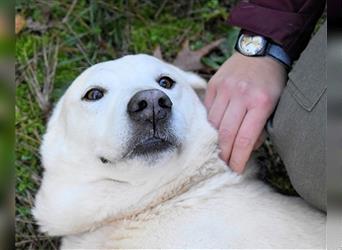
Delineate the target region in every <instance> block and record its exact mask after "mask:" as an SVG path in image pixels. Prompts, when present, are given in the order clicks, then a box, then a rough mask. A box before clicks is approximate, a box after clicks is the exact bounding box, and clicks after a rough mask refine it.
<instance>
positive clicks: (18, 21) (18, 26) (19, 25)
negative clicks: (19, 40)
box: [15, 14, 26, 34]
mask: <svg viewBox="0 0 342 250" xmlns="http://www.w3.org/2000/svg"><path fill="white" fill-rule="evenodd" d="M25 26H26V20H25V18H24V17H23V16H22V15H19V14H17V15H15V34H19V33H20V31H22V30H23V29H24V28H25Z"/></svg>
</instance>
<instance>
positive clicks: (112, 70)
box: [42, 55, 209, 168]
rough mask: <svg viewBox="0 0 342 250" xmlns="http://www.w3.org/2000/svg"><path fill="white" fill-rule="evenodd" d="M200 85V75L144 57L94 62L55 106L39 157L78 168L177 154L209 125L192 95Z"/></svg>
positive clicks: (157, 159) (150, 161)
mask: <svg viewBox="0 0 342 250" xmlns="http://www.w3.org/2000/svg"><path fill="white" fill-rule="evenodd" d="M205 86H206V83H205V81H204V80H203V79H202V78H200V77H199V76H197V75H195V74H193V73H189V72H184V71H182V70H180V69H178V68H176V67H174V66H172V65H170V64H167V63H164V62H162V61H160V60H158V59H156V58H154V57H152V56H147V55H135V56H126V57H123V58H121V59H118V60H114V61H109V62H104V63H100V64H97V65H94V66H92V67H90V68H89V69H87V70H86V71H84V72H83V73H82V74H81V75H80V76H79V77H78V78H77V79H76V80H75V81H74V82H73V84H72V85H71V86H70V87H69V89H68V90H67V91H66V93H65V94H64V96H63V97H62V99H61V100H60V102H59V104H58V105H57V108H56V110H55V112H54V114H53V116H52V118H51V120H50V122H49V126H48V129H47V134H46V135H45V138H44V143H43V146H42V156H43V160H48V158H49V157H50V155H54V156H57V155H58V159H61V158H64V159H65V157H70V158H73V159H75V160H80V163H82V165H83V167H84V168H85V167H86V166H85V165H87V164H90V163H91V165H92V166H94V165H95V166H97V167H99V168H108V167H111V168H115V167H117V166H120V165H122V164H124V165H127V164H128V165H130V166H131V165H132V164H133V163H132V162H134V163H139V164H138V165H139V166H142V165H146V166H153V165H157V164H158V163H160V162H161V161H163V160H164V161H165V160H166V161H167V159H170V158H171V157H175V156H180V155H181V154H182V152H184V150H185V149H186V147H187V146H189V145H191V143H194V142H195V137H199V136H205V135H203V134H202V135H200V134H199V132H200V131H198V130H197V131H196V130H194V129H195V128H197V129H198V128H200V127H203V126H204V128H203V129H207V128H208V127H209V126H208V122H207V121H206V115H205V110H204V108H203V105H202V104H201V102H200V100H199V98H198V97H197V96H196V94H195V91H194V89H196V90H200V89H204V88H205ZM60 157H61V158H60ZM52 158H54V157H52ZM76 158H80V159H76ZM54 159H55V158H54ZM44 165H47V166H48V165H49V163H48V162H46V164H44ZM133 165H134V164H133Z"/></svg>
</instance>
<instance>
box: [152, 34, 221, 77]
mask: <svg viewBox="0 0 342 250" xmlns="http://www.w3.org/2000/svg"><path fill="white" fill-rule="evenodd" d="M223 41H224V39H223V38H221V39H218V40H215V41H213V42H211V43H209V44H208V45H206V46H204V47H203V48H201V49H198V50H195V51H192V50H191V49H190V47H189V40H185V41H184V42H183V44H182V49H181V50H180V51H179V52H178V53H177V56H176V58H175V59H174V60H173V62H172V64H173V65H175V66H177V67H179V68H181V69H183V70H186V71H208V70H209V67H208V66H206V65H204V64H203V63H202V62H201V59H202V57H204V56H205V55H207V54H208V53H209V52H210V51H212V50H213V49H216V48H217V47H218V46H219V45H220V44H221V43H222V42H223ZM153 56H155V57H157V58H158V59H161V60H163V55H162V52H161V49H160V46H159V45H158V46H157V47H156V48H155V49H154V51H153Z"/></svg>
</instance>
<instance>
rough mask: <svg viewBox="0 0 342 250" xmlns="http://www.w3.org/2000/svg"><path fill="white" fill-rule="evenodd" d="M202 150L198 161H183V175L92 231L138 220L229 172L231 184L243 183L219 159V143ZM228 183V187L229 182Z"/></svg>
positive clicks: (190, 159)
mask: <svg viewBox="0 0 342 250" xmlns="http://www.w3.org/2000/svg"><path fill="white" fill-rule="evenodd" d="M202 150H203V152H201V151H200V152H198V151H197V153H198V154H197V157H196V158H188V159H187V160H184V162H185V164H184V166H183V168H182V169H183V171H182V172H181V173H180V174H178V175H176V176H174V178H173V179H171V180H169V181H168V182H166V183H163V184H162V185H161V186H159V187H158V188H154V189H153V190H150V192H148V193H146V194H145V195H143V196H142V197H141V198H140V200H139V201H137V202H136V203H135V204H134V205H133V206H130V207H128V208H127V209H126V210H125V211H124V212H122V213H118V214H116V215H114V216H112V217H110V218H108V219H106V220H104V221H102V222H100V223H98V224H96V225H94V227H93V229H94V228H97V227H100V226H103V225H107V224H111V225H113V224H114V225H115V224H117V223H120V222H121V221H124V220H135V219H136V218H138V217H139V216H140V215H141V214H144V213H148V212H150V211H151V210H153V209H154V208H156V207H157V206H158V207H159V206H161V205H163V204H164V203H167V202H170V201H172V199H174V198H176V197H179V196H180V195H182V194H185V193H186V192H188V191H189V190H191V189H192V188H193V187H195V186H197V185H200V184H201V183H203V182H204V181H206V180H208V179H210V178H211V177H213V176H216V175H220V174H224V173H226V174H227V175H228V176H229V178H228V181H230V182H231V184H233V183H234V184H235V183H238V182H239V181H240V180H241V176H239V175H237V174H235V173H234V172H232V171H231V170H230V169H229V168H228V167H227V165H226V164H225V163H224V162H223V161H222V160H221V159H220V158H219V156H218V149H217V144H216V143H213V144H212V145H207V146H206V147H202ZM204 151H205V152H204ZM208 152H209V153H208ZM202 153H203V154H202ZM185 155H188V156H189V155H194V154H192V153H191V152H186V153H185ZM195 156H196V155H195ZM226 184H227V185H228V184H230V183H226Z"/></svg>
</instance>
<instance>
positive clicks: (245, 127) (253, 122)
mask: <svg viewBox="0 0 342 250" xmlns="http://www.w3.org/2000/svg"><path fill="white" fill-rule="evenodd" d="M266 120H267V116H266V114H265V113H264V112H262V111H260V110H257V109H254V110H250V111H249V112H247V114H246V117H245V119H244V120H243V122H242V125H241V127H240V129H239V131H238V134H237V136H236V138H235V141H234V144H233V150H232V153H231V157H230V159H229V165H230V167H231V168H232V169H233V170H234V171H236V172H238V173H242V172H243V170H244V168H245V165H246V163H247V161H248V159H249V157H250V155H251V152H252V150H253V146H254V144H255V143H256V141H257V139H258V137H259V135H260V133H261V131H262V130H263V128H264V126H265V123H266Z"/></svg>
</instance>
